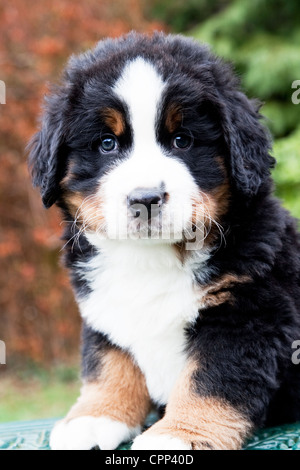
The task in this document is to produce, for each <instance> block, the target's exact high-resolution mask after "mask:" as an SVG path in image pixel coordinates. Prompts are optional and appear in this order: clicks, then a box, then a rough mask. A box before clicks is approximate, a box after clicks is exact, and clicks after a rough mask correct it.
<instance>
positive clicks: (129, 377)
mask: <svg viewBox="0 0 300 470" xmlns="http://www.w3.org/2000/svg"><path fill="white" fill-rule="evenodd" d="M101 362H102V369H101V373H100V376H99V378H98V379H97V380H94V381H92V382H88V383H86V384H84V385H83V387H82V390H81V396H80V397H79V399H78V401H77V403H76V404H75V405H74V406H73V408H72V409H71V410H70V412H69V414H68V415H67V417H66V420H67V421H69V420H71V419H74V418H78V417H80V416H94V417H99V416H106V417H109V418H111V419H114V420H117V421H121V422H123V423H125V424H127V426H129V427H135V426H137V425H139V424H142V423H143V422H144V420H145V418H146V416H147V414H148V412H149V410H150V405H151V402H150V397H149V394H148V390H147V386H146V382H145V378H144V375H143V374H142V372H141V371H140V369H139V368H138V366H136V365H135V364H134V363H133V361H132V359H131V357H130V356H129V355H128V354H126V353H125V352H122V351H119V350H117V349H116V350H110V351H109V352H107V353H106V355H105V356H104V358H103V359H102V361H101Z"/></svg>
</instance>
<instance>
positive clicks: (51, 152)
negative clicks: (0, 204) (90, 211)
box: [28, 96, 66, 208]
mask: <svg viewBox="0 0 300 470" xmlns="http://www.w3.org/2000/svg"><path fill="white" fill-rule="evenodd" d="M58 98H59V97H58V96H52V97H50V98H49V99H48V100H46V111H45V114H44V116H43V119H42V125H41V129H40V131H39V132H37V133H36V134H35V135H34V136H33V138H32V140H31V142H30V143H29V145H28V148H29V150H30V154H29V166H30V169H31V175H32V181H33V185H34V186H36V187H39V188H40V191H41V196H42V201H43V204H44V206H45V207H46V208H49V207H51V206H52V205H53V204H54V203H55V202H56V200H57V198H58V196H59V192H60V186H59V183H60V181H61V179H62V178H63V176H64V174H65V168H66V146H65V145H64V133H63V115H62V110H61V109H62V102H60V103H59V102H58V101H59V100H58Z"/></svg>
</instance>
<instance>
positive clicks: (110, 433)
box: [50, 416, 140, 450]
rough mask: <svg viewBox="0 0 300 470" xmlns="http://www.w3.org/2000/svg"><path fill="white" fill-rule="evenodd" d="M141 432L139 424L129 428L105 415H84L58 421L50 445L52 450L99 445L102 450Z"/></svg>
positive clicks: (87, 447)
mask: <svg viewBox="0 0 300 470" xmlns="http://www.w3.org/2000/svg"><path fill="white" fill-rule="evenodd" d="M139 433H140V427H139V426H138V427H136V428H129V427H128V426H127V425H126V424H125V423H121V422H119V421H114V420H112V419H110V418H106V417H104V416H101V417H100V418H95V417H93V416H82V417H80V418H74V419H72V420H70V421H65V420H63V421H60V422H58V423H57V424H56V426H55V427H54V429H53V430H52V433H51V436H50V447H51V449H52V450H89V449H92V448H93V447H95V446H99V447H100V449H101V450H113V449H116V448H117V447H118V446H119V445H120V444H121V443H122V442H124V441H128V440H130V439H132V438H133V437H135V436H136V435H137V434H139Z"/></svg>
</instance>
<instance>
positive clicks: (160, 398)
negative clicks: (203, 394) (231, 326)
mask: <svg viewBox="0 0 300 470" xmlns="http://www.w3.org/2000/svg"><path fill="white" fill-rule="evenodd" d="M103 244H104V245H105V246H102V249H101V254H99V255H97V256H95V257H94V258H93V259H92V260H91V261H90V263H89V265H88V267H87V266H84V269H85V274H84V276H85V278H86V279H87V280H88V282H89V284H90V286H91V289H92V293H91V294H90V295H89V297H88V298H85V299H83V300H80V299H79V306H80V311H81V314H82V317H83V318H84V319H85V320H86V321H87V323H88V324H89V325H90V326H91V327H93V329H95V330H96V331H99V332H102V333H104V334H106V335H107V336H108V337H109V339H110V340H111V341H112V343H114V344H116V345H118V346H120V347H122V348H125V349H126V350H128V351H130V352H131V353H132V355H133V357H134V358H135V360H136V362H137V364H138V365H139V367H140V369H141V370H142V371H143V373H144V375H145V377H146V382H147V386H148V389H149V392H150V395H151V397H152V399H153V400H155V401H156V402H158V403H160V404H165V403H166V402H167V401H168V397H169V394H170V392H171V390H172V388H173V386H174V383H175V381H176V380H177V378H178V375H179V374H180V372H181V370H182V368H183V367H184V364H185V360H186V357H185V352H184V346H185V333H184V329H185V327H186V326H187V324H188V323H190V322H192V321H193V320H194V319H195V318H196V316H197V299H196V294H195V292H194V288H193V280H192V273H191V270H190V269H188V268H186V269H184V268H183V267H182V264H181V263H180V262H179V260H178V259H177V256H176V254H175V251H174V249H173V248H172V247H171V246H169V245H153V244H152V245H150V244H149V245H148V246H145V242H141V243H140V244H139V243H137V241H135V242H130V241H126V242H124V243H123V242H121V243H120V242H117V243H116V242H114V241H105V242H104V241H103ZM206 259H207V257H206ZM198 300H199V297H198Z"/></svg>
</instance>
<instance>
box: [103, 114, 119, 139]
mask: <svg viewBox="0 0 300 470" xmlns="http://www.w3.org/2000/svg"><path fill="white" fill-rule="evenodd" d="M101 114H102V116H103V119H104V122H105V124H106V125H107V127H109V128H110V129H111V130H112V131H113V133H114V134H115V135H116V136H117V137H119V136H120V135H121V134H123V133H124V131H125V121H124V117H123V115H122V113H121V112H120V111H117V110H116V109H113V108H105V109H104V110H102V112H101Z"/></svg>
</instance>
